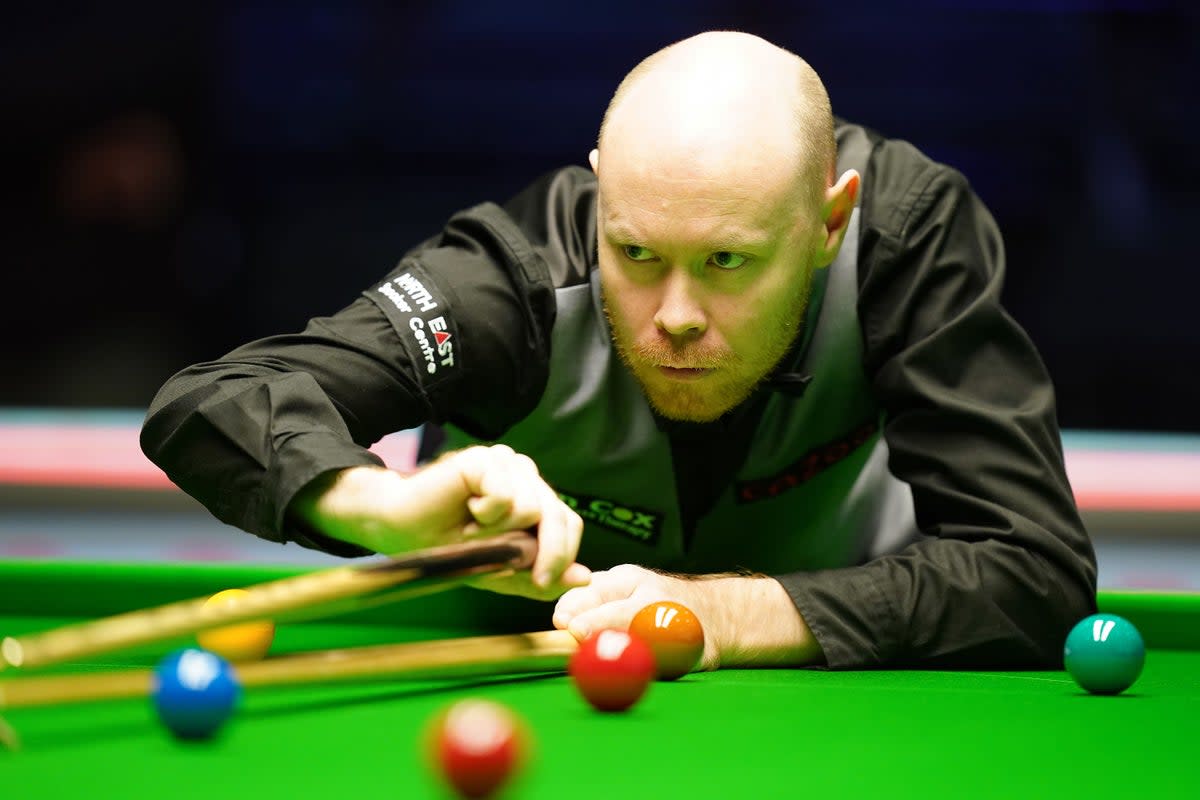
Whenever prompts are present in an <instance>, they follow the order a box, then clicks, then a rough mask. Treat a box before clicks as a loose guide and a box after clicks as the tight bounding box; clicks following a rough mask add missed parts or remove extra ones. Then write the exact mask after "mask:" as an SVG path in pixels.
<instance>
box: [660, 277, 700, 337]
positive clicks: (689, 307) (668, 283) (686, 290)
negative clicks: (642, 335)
mask: <svg viewBox="0 0 1200 800" xmlns="http://www.w3.org/2000/svg"><path fill="white" fill-rule="evenodd" d="M699 288H700V287H698V286H696V285H695V282H694V281H693V280H692V278H691V276H690V275H688V274H687V272H686V271H684V270H672V271H671V272H670V274H668V275H667V277H666V278H665V279H664V280H663V283H662V296H661V298H660V300H659V305H658V312H657V313H656V314H655V315H654V324H655V325H657V326H658V328H659V330H661V331H663V332H665V333H667V334H670V335H671V336H679V337H691V338H694V337H696V336H699V335H700V334H702V333H704V331H705V330H706V329H707V328H708V322H707V319H706V316H705V313H704V307H703V305H702V304H701V303H700V301H699V296H698V295H699Z"/></svg>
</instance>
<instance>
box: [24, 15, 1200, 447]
mask: <svg viewBox="0 0 1200 800" xmlns="http://www.w3.org/2000/svg"><path fill="white" fill-rule="evenodd" d="M10 5H11V4H10ZM966 5H970V6H971V8H972V10H970V11H963V10H962V7H963V6H966ZM30 6H31V7H30V8H29V9H27V10H21V9H19V8H15V9H14V8H12V7H10V6H6V11H5V16H4V18H3V21H2V22H0V97H2V103H0V114H2V118H0V123H2V124H0V144H2V147H0V166H2V168H3V169H2V172H0V175H2V180H0V200H2V202H3V214H2V215H0V220H2V221H0V235H2V238H0V241H2V242H3V250H2V251H0V252H2V253H3V271H2V275H3V282H2V283H0V298H2V302H3V304H4V313H3V315H0V318H2V320H3V321H2V322H0V347H2V348H3V351H2V352H0V364H2V365H3V370H2V371H0V406H51V407H76V406H124V407H144V406H145V405H146V404H147V403H148V402H149V400H150V398H151V396H152V395H153V393H154V391H155V390H156V389H157V387H158V386H159V384H160V383H161V382H162V381H163V380H164V379H165V378H166V377H167V376H168V375H170V374H171V373H172V372H174V371H175V370H176V369H178V368H180V367H182V366H184V365H186V364H187V363H190V362H192V361H197V360H201V359H205V358H211V357H215V356H217V355H220V354H221V353H223V352H225V351H226V350H228V349H230V348H232V347H233V346H235V345H237V344H238V343H240V342H242V341H244V340H247V339H249V338H252V337H256V336H260V335H265V334H268V333H273V332H280V331H287V330H294V329H297V328H299V327H301V326H302V325H303V324H304V322H305V320H307V319H308V318H309V317H310V316H314V315H318V314H324V313H329V312H332V311H335V310H336V309H338V308H340V307H342V306H343V305H345V304H346V303H348V302H350V301H351V300H352V299H353V298H354V296H355V295H356V294H357V293H358V292H359V291H360V290H362V289H364V288H366V287H367V286H368V285H370V284H371V283H372V282H373V281H374V279H375V278H376V277H377V276H378V275H380V274H382V273H383V272H384V271H386V270H387V269H389V268H390V267H391V266H392V264H393V263H394V262H395V260H396V259H397V257H398V255H399V254H400V253H401V252H402V251H403V250H404V249H406V248H407V247H409V246H410V245H412V244H414V243H415V242H416V241H418V240H419V239H421V238H424V237H425V236H427V235H429V234H431V233H432V232H434V231H435V230H436V229H437V228H439V227H440V225H441V224H442V222H443V221H444V220H445V218H446V217H447V216H448V215H449V214H451V213H452V212H454V211H455V210H457V209H459V208H462V207H465V206H468V205H473V204H475V203H477V202H481V201H483V200H502V199H504V198H506V197H507V196H508V195H510V194H512V193H513V192H514V191H516V190H517V189H518V188H520V187H521V186H522V185H523V184H524V183H525V182H527V181H528V180H530V179H531V178H532V177H534V176H536V175H537V174H539V173H541V172H542V171H544V170H547V169H551V168H553V167H556V166H560V165H562V164H565V163H576V164H584V163H585V158H586V153H587V151H588V149H589V148H590V146H591V144H592V142H593V140H594V137H595V132H596V127H597V124H598V121H599V118H600V115H601V113H602V112H603V110H604V107H605V105H606V103H607V102H608V99H609V96H610V95H611V93H612V91H613V89H614V88H615V87H616V84H617V83H618V81H619V80H620V78H621V77H622V76H623V75H624V73H625V72H626V71H627V70H628V69H629V68H631V67H632V66H633V65H634V64H635V63H636V62H637V61H638V60H639V59H640V58H642V57H643V56H645V55H647V54H649V53H650V52H651V51H653V50H655V49H657V48H659V47H661V46H663V45H666V44H668V43H670V42H672V41H675V40H677V39H680V38H683V37H685V36H688V35H690V34H692V33H696V32H699V31H701V30H705V29H710V28H735V29H740V30H745V31H749V32H752V33H758V34H761V35H763V36H765V37H767V38H768V39H771V40H772V41H775V42H776V43H778V44H780V45H782V46H785V47H787V48H789V49H791V50H793V51H795V52H797V53H799V54H800V55H801V56H803V57H805V58H806V59H807V60H809V61H810V63H812V64H813V65H814V66H815V67H816V68H817V70H818V71H819V72H820V73H821V74H822V76H823V77H824V79H825V82H826V84H827V86H828V88H829V91H830V95H831V97H832V99H833V104H834V110H835V112H836V113H838V114H839V115H841V116H844V117H847V118H850V119H852V120H855V121H858V122H862V123H864V124H868V125H870V126H872V127H875V128H877V129H879V130H881V131H883V132H885V133H888V134H891V135H894V136H898V137H901V138H905V139H908V140H910V141H912V142H913V143H915V144H916V145H918V146H919V147H921V148H923V149H924V150H925V151H926V152H928V153H930V154H931V155H932V156H934V157H935V158H937V159H939V160H942V161H945V162H947V163H949V164H951V165H953V166H955V167H957V168H959V169H960V170H962V171H963V172H965V173H966V174H967V175H968V177H969V178H970V179H971V180H972V182H973V184H974V186H975V187H976V189H977V190H978V192H979V193H980V195H981V196H982V197H983V199H984V200H985V201H986V202H987V203H988V204H989V206H990V207H991V208H992V210H993V212H994V213H995V215H996V217H997V218H998V220H999V222H1000V224H1001V227H1002V228H1003V230H1004V233H1005V236H1006V240H1007V245H1008V256H1009V259H1008V262H1009V277H1008V286H1007V301H1008V304H1009V308H1010V310H1011V311H1012V313H1013V315H1014V316H1015V317H1016V318H1017V319H1018V320H1019V321H1020V322H1022V323H1023V324H1024V325H1025V326H1026V328H1027V329H1028V330H1029V332H1030V333H1031V335H1032V336H1033V338H1034V340H1035V341H1036V342H1037V344H1038V346H1039V348H1040V349H1041V351H1042V353H1043V355H1044V357H1045V358H1046V360H1047V362H1048V363H1049V365H1050V368H1051V371H1052V373H1053V375H1054V376H1055V380H1056V383H1057V386H1058V391H1059V403H1060V405H1059V415H1060V421H1061V422H1062V424H1063V425H1064V426H1066V427H1075V428H1101V429H1142V430H1175V431H1195V430H1197V429H1200V422H1197V418H1196V416H1195V409H1196V408H1197V406H1198V404H1200V370H1198V369H1197V361H1198V359H1197V358H1196V355H1195V354H1196V352H1197V349H1198V345H1200V324H1198V323H1197V312H1196V310H1195V307H1196V301H1197V297H1198V295H1200V291H1198V290H1200V277H1198V276H1197V267H1198V263H1197V258H1196V257H1195V256H1194V250H1193V244H1192V240H1193V239H1194V237H1195V233H1196V230H1197V229H1198V228H1200V188H1198V187H1200V152H1198V149H1197V145H1196V144H1195V143H1194V141H1193V136H1194V135H1195V133H1196V131H1198V130H1200V111H1198V110H1197V108H1198V103H1197V100H1198V99H1200V13H1198V12H1197V11H1196V10H1195V9H1196V7H1197V6H1196V4H1193V3H1190V2H1187V0H1178V2H1173V3H1172V2H1142V3H1137V2H1100V1H1099V0H1094V1H1093V2H1083V0H1076V1H1075V2H1068V1H1067V0H1061V1H1060V2H1050V0H1043V2H1033V1H1032V0H1026V1H1024V2H1022V1H1021V0H1009V1H1008V2H979V3H975V4H963V3H957V2H951V0H944V1H943V2H930V1H925V2H922V1H920V0H914V1H913V2H907V3H885V2H867V1H865V0H846V1H845V2H840V3H815V2H814V3H807V2H791V3H782V2H763V1H762V0H736V2H735V1H732V0H731V1H729V2H716V1H715V0H693V1H692V2H681V1H680V2H653V1H651V0H640V1H639V2H627V1H626V0H615V1H614V2H609V3H607V4H605V5H604V6H603V7H602V10H600V7H591V6H590V5H589V4H570V3H563V2H550V1H549V0H543V1H542V2H508V3H499V2H452V1H451V2H411V3H403V4H401V3H396V4H387V3H381V2H361V1H356V0H345V2H333V1H332V0H330V1H328V2H323V3H320V2H318V3H295V4H287V6H286V7H285V4H274V3H272V4H265V3H264V4H253V3H219V2H218V3H209V4H204V5H203V6H201V5H200V4H195V5H194V6H188V5H182V6H179V7H172V5H171V4H167V3H153V4H151V3H121V2H115V3H107V4H95V5H86V6H85V5H72V4H65V5H62V4H60V5H57V6H52V7H50V6H47V7H38V8H37V9H33V8H32V4H30Z"/></svg>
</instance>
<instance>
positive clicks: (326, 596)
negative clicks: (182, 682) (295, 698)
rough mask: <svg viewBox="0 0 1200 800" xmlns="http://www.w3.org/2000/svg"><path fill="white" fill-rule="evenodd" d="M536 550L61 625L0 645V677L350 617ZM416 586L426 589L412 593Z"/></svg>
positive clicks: (352, 570)
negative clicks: (319, 618)
mask: <svg viewBox="0 0 1200 800" xmlns="http://www.w3.org/2000/svg"><path fill="white" fill-rule="evenodd" d="M536 549H537V544H536V541H535V540H534V538H533V537H532V536H530V535H528V534H525V533H513V534H505V535H503V536H497V537H493V538H490V539H482V540H479V541H476V542H467V543H463V544H456V545H448V546H445V547H437V548H430V549H428V550H421V551H417V552H415V553H412V554H409V555H406V556H401V557H396V558H391V559H388V560H386V561H383V562H375V563H370V564H365V565H361V566H346V567H333V568H330V569H322V570H318V571H316V572H310V573H306V574H303V575H297V576H294V577H290V578H282V579H280V580H275V581H268V582H266V583H260V584H256V585H253V586H249V587H246V590H247V593H246V594H245V595H244V596H242V597H240V598H237V599H236V600H233V601H230V602H228V603H216V604H209V603H208V602H207V599H208V598H207V597H199V598H195V599H193V600H182V601H179V602H175V603H168V604H167V605H162V606H158V607H155V608H147V609H141V610H138V611H131V612H128V613H124V614H118V615H115V616H111V617H105V618H103V619H98V620H92V621H89V622H84V623H78V624H74V625H67V626H63V627H61V628H55V629H53V630H50V631H45V632H42V633H35V634H30V635H28V636H22V637H7V638H5V639H4V640H3V642H0V670H3V669H5V668H6V667H23V668H35V667H44V666H50V665H52V664H59V663H62V662H65V661H71V660H74V659H80V658H86V657H88V656H94V655H98V654H101V653H107V652H111V651H114V650H121V649H125V648H129V647H135V646H138V645H143V644H152V643H155V642H159V641H164V640H167V639H174V638H177V637H180V636H187V635H190V634H194V633H197V632H199V631H203V630H207V629H209V628H217V627H223V626H225V625H230V624H235V623H239V622H249V621H253V620H258V619H276V618H278V617H280V616H282V615H285V614H287V613H288V612H292V611H301V610H305V609H307V610H310V611H312V610H315V609H320V607H321V606H330V607H336V608H337V611H338V612H339V613H340V612H345V611H348V610H353V608H354V605H353V603H350V604H348V603H347V601H348V600H353V599H356V598H367V599H366V600H364V601H363V602H364V603H366V602H368V600H369V596H370V595H371V594H373V593H377V592H381V591H383V590H385V589H390V588H393V587H397V586H402V585H406V584H408V585H410V586H409V588H410V589H411V590H412V592H411V593H408V594H406V593H405V592H397V593H395V594H394V598H395V599H403V598H404V597H406V596H409V595H410V594H429V593H432V592H435V591H441V590H443V589H449V588H452V587H453V586H456V585H458V584H459V583H461V581H462V580H463V579H465V578H469V577H471V576H474V575H482V574H485V573H489V572H497V571H501V570H507V569H524V568H528V567H529V566H530V565H532V563H533V559H534V555H535V554H536ZM418 582H422V583H424V585H423V586H417V585H413V584H417V583H418Z"/></svg>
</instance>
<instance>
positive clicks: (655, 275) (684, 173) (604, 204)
mask: <svg viewBox="0 0 1200 800" xmlns="http://www.w3.org/2000/svg"><path fill="white" fill-rule="evenodd" d="M725 174H728V173H727V172H726V173H725ZM599 175H600V203H599V210H598V217H599V242H598V252H599V260H600V276H601V285H602V287H603V292H604V306H605V311H606V313H607V315H608V319H609V324H610V326H611V328H612V336H613V342H614V344H615V346H616V349H617V352H618V353H619V355H620V357H621V359H622V360H623V361H624V362H625V363H626V365H627V366H628V367H629V369H630V370H631V371H632V373H633V375H634V376H635V377H636V379H637V380H638V382H639V383H640V384H641V386H642V389H643V391H644V392H645V394H646V397H647V399H648V400H649V401H650V404H651V405H652V406H653V407H654V409H655V410H656V411H657V412H658V413H660V414H661V415H663V416H664V417H667V418H669V419H676V420H686V421H693V422H707V421H712V420H715V419H717V418H718V417H720V416H721V415H722V414H724V413H725V412H727V411H729V410H730V409H732V408H734V407H735V406H737V405H738V404H739V403H741V402H742V401H743V400H745V399H746V398H747V397H749V395H750V394H751V393H752V392H753V390H754V389H755V387H756V386H757V385H758V384H759V383H760V382H761V381H762V380H763V379H764V378H765V377H766V376H767V375H768V374H769V373H770V372H771V371H772V369H773V368H774V367H775V366H776V364H778V362H779V360H780V359H781V358H782V357H783V356H784V354H785V353H786V352H787V350H788V348H789V347H790V346H791V344H792V342H793V341H794V340H795V338H796V335H797V333H798V331H799V327H800V322H801V319H802V317H803V314H804V309H805V306H806V304H807V300H808V292H809V288H810V287H811V277H812V266H811V265H812V261H813V257H812V251H813V242H814V238H813V237H814V235H815V233H816V231H817V229H818V228H819V227H820V225H819V223H820V220H819V219H818V216H817V210H816V209H815V208H814V207H812V206H813V203H812V202H809V201H808V200H806V199H805V198H804V196H803V194H802V193H801V192H800V191H799V187H798V186H797V182H796V181H795V180H793V179H791V178H790V177H788V176H787V175H786V174H785V175H783V176H781V175H780V170H774V171H772V170H771V169H770V168H769V165H763V166H762V167H761V168H754V167H753V166H751V167H749V168H748V169H747V170H746V171H745V173H744V174H740V175H738V177H737V179H736V180H729V179H726V178H724V177H722V176H721V175H719V174H716V175H714V173H713V171H712V170H705V169H702V168H700V167H696V168H694V169H693V168H691V167H688V168H683V169H679V168H676V169H649V168H639V164H638V163H637V162H636V160H628V159H620V160H617V159H609V160H606V161H604V163H603V164H602V165H601V167H600V169H599Z"/></svg>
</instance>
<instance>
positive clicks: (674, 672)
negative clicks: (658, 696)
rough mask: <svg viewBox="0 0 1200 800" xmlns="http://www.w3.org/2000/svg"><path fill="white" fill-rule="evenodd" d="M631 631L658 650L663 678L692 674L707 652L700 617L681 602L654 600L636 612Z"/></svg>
mask: <svg viewBox="0 0 1200 800" xmlns="http://www.w3.org/2000/svg"><path fill="white" fill-rule="evenodd" d="M629 632H630V633H632V634H633V635H634V636H637V637H638V638H639V639H641V640H642V641H644V642H646V643H647V644H649V645H650V649H651V650H653V651H654V662H655V664H657V665H658V672H657V677H658V679H659V680H664V681H673V680H675V679H676V678H679V677H681V676H683V675H686V674H688V673H689V672H691V671H692V669H693V668H695V666H696V663H697V662H698V661H699V660H700V656H701V655H702V654H703V653H704V629H703V628H702V627H701V625H700V620H699V619H697V618H696V615H695V614H693V613H692V610H691V609H690V608H688V607H687V606H685V605H682V604H680V603H673V602H671V601H669V600H664V601H660V602H657V603H651V604H650V605H648V606H646V607H645V608H643V609H642V610H641V611H639V612H638V613H637V614H635V615H634V616H633V620H632V621H631V622H630V623H629Z"/></svg>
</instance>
